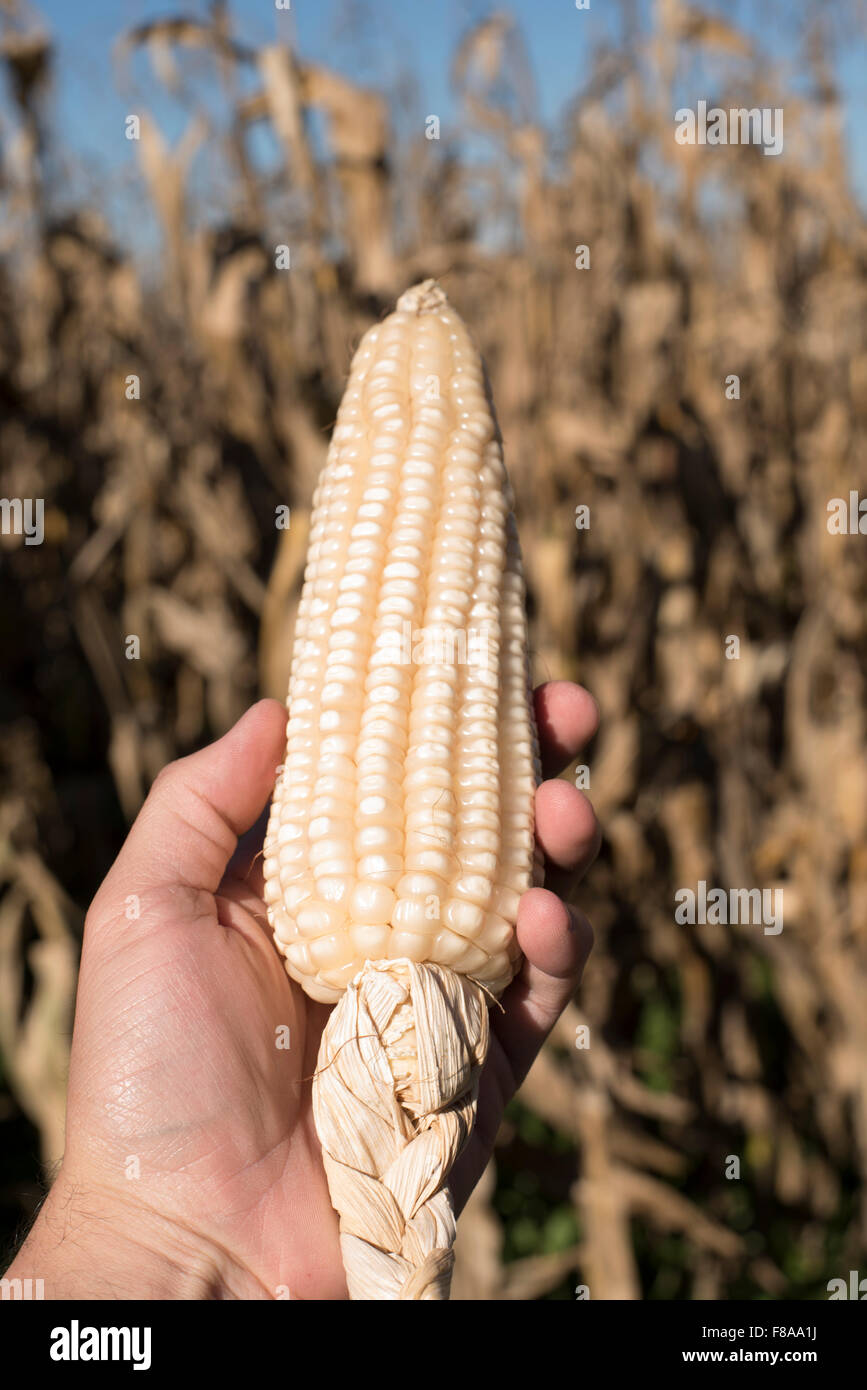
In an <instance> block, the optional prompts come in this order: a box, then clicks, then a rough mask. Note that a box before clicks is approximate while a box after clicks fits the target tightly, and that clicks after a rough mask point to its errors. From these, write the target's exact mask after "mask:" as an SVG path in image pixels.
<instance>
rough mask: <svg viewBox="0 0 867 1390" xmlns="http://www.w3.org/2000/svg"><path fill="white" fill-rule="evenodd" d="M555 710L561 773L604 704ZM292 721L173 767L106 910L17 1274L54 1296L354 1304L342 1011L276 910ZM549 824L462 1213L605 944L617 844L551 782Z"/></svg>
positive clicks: (551, 700)
mask: <svg viewBox="0 0 867 1390" xmlns="http://www.w3.org/2000/svg"><path fill="white" fill-rule="evenodd" d="M535 700H536V713H537V719H538V723H539V732H540V739H541V743H542V750H543V761H544V765H545V774H546V776H547V777H552V776H554V775H556V773H557V772H558V771H560V770H562V768H563V767H564V766H565V765H566V763H568V762H569V761H570V760H571V759H572V758H573V757H574V756H575V754H576V753H577V752H578V750H579V749H580V748H581V747H582V746H583V744H584V743H586V741H587V740H588V739H589V738H591V737H592V735H593V733H594V732H595V730H596V726H597V719H598V713H597V708H596V705H595V702H594V701H593V699H592V698H591V696H590V695H588V694H587V692H586V691H584V690H582V689H581V688H580V687H579V686H575V685H571V684H569V683H568V682H565V681H554V682H551V683H549V684H547V685H544V686H541V687H540V688H539V690H537V691H536V695H535ZM285 729H286V712H285V709H284V707H283V706H282V705H281V704H279V703H278V702H277V701H275V700H262V701H260V702H259V703H258V704H256V705H254V706H253V707H252V709H250V710H248V712H247V713H246V714H245V715H244V717H243V718H242V719H240V720H239V721H238V723H237V724H236V725H235V727H234V728H233V729H231V730H230V731H229V733H227V734H226V735H225V736H224V737H223V738H221V739H220V740H218V742H216V743H214V744H212V745H211V746H210V747H208V748H204V749H202V750H201V751H200V752H198V753H194V754H192V755H191V756H190V757H187V758H182V759H180V760H179V761H177V762H175V763H171V764H170V765H169V766H168V767H167V768H165V769H164V771H163V772H162V773H161V774H160V775H159V777H158V778H157V780H156V782H155V783H154V786H153V788H152V789H151V792H150V795H149V796H148V798H147V800H146V802H145V804H144V806H143V807H142V810H141V812H140V814H139V816H138V817H137V819H136V821H135V824H134V825H133V827H132V829H131V831H130V833H129V836H128V838H127V840H126V842H125V844H124V846H123V848H122V849H121V852H120V854H119V855H118V858H117V860H116V862H115V863H114V865H113V866H112V868H111V870H110V871H109V873H108V876H107V877H106V879H105V881H104V883H103V884H102V886H101V888H100V889H99V892H98V893H97V895H96V897H95V899H94V901H93V904H92V906H91V909H90V912H89V913H88V916H87V921H86V924H85V933H84V945H83V951H82V959H81V971H80V975H79V985H78V998H77V1004H76V1016H75V1028H74V1033H73V1041H72V1056H71V1063H70V1075H69V1094H68V1104H67V1144H66V1152H65V1154H64V1157H63V1161H62V1164H61V1166H60V1170H59V1173H58V1175H57V1178H56V1180H55V1182H54V1184H53V1186H52V1188H51V1190H50V1192H49V1193H48V1196H47V1197H46V1200H45V1202H44V1203H43V1205H42V1208H41V1209H40V1212H39V1215H38V1217H37V1219H36V1222H35V1224H34V1226H33V1228H32V1230H31V1232H30V1235H29V1236H28V1238H27V1240H26V1242H25V1244H24V1245H23V1247H22V1249H21V1251H20V1252H19V1254H18V1256H17V1257H16V1259H15V1260H14V1262H13V1264H12V1266H11V1268H10V1269H9V1270H8V1271H7V1277H10V1278H15V1277H19V1278H28V1277H30V1278H42V1279H44V1281H45V1294H46V1297H48V1298H97V1299H112V1298H189V1299H206V1298H281V1297H282V1298H285V1297H291V1298H294V1299H340V1298H345V1297H346V1284H345V1279H344V1275H343V1267H342V1263H341V1259H340V1248H339V1244H338V1229H337V1216H336V1214H335V1212H334V1211H333V1209H332V1207H331V1203H330V1201H329V1197H328V1189H327V1186H326V1181H325V1173H324V1170H323V1166H322V1161H321V1157H320V1152H319V1144H318V1141H317V1138H316V1131H315V1128H314V1123H313V1114H312V1105H311V1086H310V1077H311V1076H312V1074H313V1071H314V1069H315V1065H316V1056H317V1051H318V1047H319V1039H320V1035H321V1032H322V1028H323V1026H324V1023H325V1020H326V1019H327V1017H328V1013H329V1006H328V1005H323V1004H317V1003H314V1002H313V1001H311V1000H309V999H308V998H307V996H306V995H305V994H304V992H303V990H302V989H301V988H300V986H298V985H297V984H295V983H294V982H293V981H291V980H290V979H289V977H288V976H287V975H286V972H285V970H284V968H283V965H282V962H281V959H280V957H279V955H278V953H277V951H276V950H275V948H274V945H273V943H272V941H271V935H270V931H269V928H268V924H267V918H266V915H265V907H264V903H263V900H262V874H261V858H260V851H261V844H262V827H263V813H262V807H263V806H267V802H268V800H269V797H270V793H271V790H272V787H273V782H274V775H275V768H276V766H277V764H278V763H279V762H280V760H281V758H282V755H283V747H284V739H285ZM536 816H537V825H536V833H537V836H538V839H539V841H540V843H541V845H542V847H543V850H544V852H545V855H546V883H547V884H548V887H546V888H544V889H542V888H533V889H531V890H530V891H529V892H528V893H526V894H525V895H524V897H523V898H522V899H521V903H520V908H519V914H518V923H517V931H518V938H519V941H520V944H521V948H522V950H523V952H524V955H525V961H524V964H523V968H522V970H521V972H520V973H519V975H518V976H517V977H516V979H515V980H514V981H513V982H512V984H511V985H510V987H509V989H508V990H507V991H506V993H505V994H504V996H503V999H502V1004H503V1011H500V1010H499V1009H494V1011H493V1013H492V1019H491V1022H492V1032H493V1037H492V1045H491V1051H490V1055H489V1057H488V1061H487V1063H486V1066H485V1068H484V1071H483V1074H482V1079H481V1084H480V1091H479V1107H478V1121H477V1124H476V1127H475V1130H474V1132H473V1135H472V1138H471V1140H470V1142H469V1144H468V1145H467V1148H466V1149H465V1150H464V1152H463V1153H462V1154H461V1156H460V1157H459V1159H458V1161H457V1163H456V1165H455V1167H454V1169H453V1172H452V1177H451V1187H452V1192H453V1195H454V1198H455V1204H456V1207H457V1209H458V1210H460V1208H461V1206H462V1205H463V1203H464V1202H465V1201H466V1198H467V1196H468V1195H469V1193H470V1192H471V1190H472V1188H473V1186H474V1185H475V1183H476V1182H477V1181H478V1178H479V1177H480V1175H481V1173H482V1171H483V1169H484V1167H485V1165H486V1163H487V1161H488V1159H489V1157H490V1154H491V1150H492V1147H493V1143H494V1139H495V1137H496V1133H497V1129H498V1126H499V1123H500V1120H501V1118H502V1114H503V1108H504V1106H505V1105H506V1103H507V1102H508V1101H509V1100H510V1098H511V1097H512V1096H513V1095H514V1093H515V1091H516V1089H517V1087H518V1086H519V1085H520V1083H521V1081H522V1080H523V1078H524V1076H525V1075H526V1073H527V1072H528V1070H529V1068H530V1066H531V1064H532V1062H533V1059H534V1058H535V1056H536V1054H537V1052H538V1051H539V1048H540V1047H541V1046H542V1043H543V1042H544V1040H545V1038H546V1036H547V1035H548V1033H549V1032H550V1030H551V1028H552V1027H553V1025H554V1023H555V1022H556V1020H557V1017H558V1016H559V1014H560V1013H561V1012H562V1010H563V1009H564V1008H565V1006H566V1004H567V1003H568V1001H569V1000H570V999H571V997H572V995H573V994H574V992H575V989H576V987H577V985H578V982H579V980H580V977H581V972H582V970H583V967H584V962H585V961H586V959H587V955H588V954H589V951H590V947H591V944H592V932H591V929H590V925H589V923H588V922H587V920H586V918H584V917H583V915H582V914H581V913H580V912H579V911H578V910H577V909H576V908H574V907H571V906H568V905H567V904H566V903H565V902H564V900H563V899H564V897H565V896H566V895H567V894H568V893H569V891H570V889H571V888H572V886H573V885H574V883H575V882H576V881H577V880H578V879H579V878H580V877H581V875H582V874H583V873H584V872H585V870H586V869H587V867H588V866H589V864H590V863H591V862H592V860H593V859H594V857H595V855H596V853H597V851H598V848H599V838H600V836H599V828H598V825H597V822H596V818H595V816H594V813H593V810H592V807H591V806H590V803H589V802H588V801H587V799H586V797H584V796H583V795H582V793H581V792H580V791H578V790H577V789H576V788H575V787H573V786H572V785H571V784H570V783H568V782H565V781H545V782H544V783H543V784H542V785H541V786H540V788H539V790H538V793H537V800H536ZM136 911H138V916H136V915H135V914H136ZM286 1027H288V1029H289V1038H290V1042H291V1045H290V1046H289V1047H288V1048H285V1047H278V1046H277V1045H276V1039H277V1037H278V1031H279V1030H281V1029H284V1030H285V1028H286Z"/></svg>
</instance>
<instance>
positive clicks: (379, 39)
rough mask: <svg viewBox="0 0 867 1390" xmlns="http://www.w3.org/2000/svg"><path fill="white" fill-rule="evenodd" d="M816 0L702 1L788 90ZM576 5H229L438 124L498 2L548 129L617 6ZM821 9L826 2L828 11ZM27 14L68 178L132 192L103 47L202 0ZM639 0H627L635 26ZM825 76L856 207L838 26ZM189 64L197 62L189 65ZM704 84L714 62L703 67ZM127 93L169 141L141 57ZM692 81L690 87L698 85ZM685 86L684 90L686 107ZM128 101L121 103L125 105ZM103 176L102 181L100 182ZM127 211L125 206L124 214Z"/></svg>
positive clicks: (848, 86) (396, 1) (865, 93)
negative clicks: (400, 90) (473, 34)
mask: <svg viewBox="0 0 867 1390" xmlns="http://www.w3.org/2000/svg"><path fill="white" fill-rule="evenodd" d="M819 2H820V0H703V5H702V8H704V9H705V10H714V11H716V12H717V13H718V14H720V15H721V16H723V17H725V18H727V19H729V20H731V21H732V22H734V23H736V24H738V25H739V26H740V27H741V28H742V29H744V30H746V31H747V32H748V33H749V34H750V36H751V37H752V38H753V39H754V41H755V42H756V43H757V45H758V46H759V48H760V49H761V51H762V52H763V53H764V54H765V55H767V60H768V62H767V66H768V67H771V68H776V69H777V71H778V72H779V73H780V74H781V81H782V84H783V86H784V89H786V90H788V86H787V84H788V83H789V82H790V80H791V79H790V73H791V71H792V70H793V67H794V63H795V60H796V57H797V53H798V43H799V40H800V26H799V25H798V24H797V22H796V16H797V14H798V13H799V12H801V11H807V12H809V11H810V9H811V7H814V6H815V4H817V3H819ZM590 4H591V8H590V10H589V11H577V10H576V8H575V0H513V3H512V4H510V5H506V4H504V3H503V0H500V3H499V4H491V3H486V0H437V3H430V0H291V11H290V12H289V13H285V12H278V11H277V9H276V7H275V3H274V0H235V2H234V4H233V6H232V13H233V15H234V20H235V31H236V34H237V36H238V37H239V38H240V39H242V40H244V41H246V42H247V43H248V44H251V45H257V44H261V43H265V42H273V41H274V40H275V39H276V38H278V37H280V36H281V35H285V36H287V37H289V38H290V39H292V40H293V42H294V43H295V45H296V47H297V50H298V52H299V53H300V55H301V56H302V57H303V58H306V59H308V60H313V61H316V62H321V63H324V64H328V65H330V66H333V67H335V68H337V69H338V70H340V71H343V72H345V73H346V74H347V75H348V76H352V77H355V78H357V79H359V80H361V81H363V82H366V83H369V84H370V85H372V86H384V87H386V88H388V89H390V90H394V89H395V88H396V86H397V84H398V81H399V79H400V78H401V77H407V78H412V79H413V82H414V83H415V90H414V93H413V95H412V98H411V99H410V103H409V105H410V107H411V109H412V111H413V112H414V113H415V114H416V115H417V116H418V118H419V119H423V117H424V116H425V115H427V114H428V113H431V112H434V113H437V114H438V115H440V116H441V118H442V120H443V123H444V133H445V132H447V124H448V120H449V117H450V115H451V114H454V103H453V98H452V95H451V91H450V84H449V71H450V65H451V59H452V55H453V53H454V51H455V47H456V45H457V42H458V40H459V39H460V37H461V35H462V34H463V33H464V32H465V31H466V29H467V28H468V27H469V26H470V25H471V24H472V23H473V22H475V21H476V20H478V19H480V18H482V17H483V16H484V15H486V14H489V13H490V12H491V11H492V10H493V9H495V8H499V9H508V10H509V12H510V13H511V14H512V15H513V16H515V17H516V18H517V20H518V22H519V24H520V27H521V31H522V35H523V39H524V42H525V44H526V47H527V50H528V53H529V57H530V63H531V67H532V73H533V78H534V85H535V92H536V98H537V102H538V108H537V109H538V113H539V115H540V117H541V119H542V120H543V121H544V122H545V123H546V124H549V125H550V126H552V127H556V124H557V122H558V119H559V118H560V117H562V114H563V112H564V110H565V108H566V107H567V105H568V103H569V101H570V99H571V98H573V97H574V95H575V93H576V90H577V89H578V88H579V86H580V84H581V81H582V78H583V77H584V76H585V75H586V73H587V70H588V61H589V59H590V57H591V56H592V53H593V50H594V48H595V47H596V46H597V45H599V44H601V43H605V42H606V41H613V40H616V37H617V35H618V33H619V26H620V15H621V6H620V5H618V4H617V3H615V0H590ZM828 8H829V9H831V8H833V7H830V6H829V7H828ZM37 9H38V12H39V13H40V14H42V15H43V16H44V18H45V20H46V21H47V23H48V25H49V27H50V29H51V32H52V34H53V36H54V38H55V40H56V42H57V45H58V52H59V57H58V63H57V85H56V92H55V99H54V113H55V117H56V121H57V126H58V128H59V131H60V134H61V136H62V139H61V145H62V146H63V148H64V149H65V150H67V151H69V152H71V154H72V161H71V163H70V164H69V168H68V172H69V174H70V176H71V178H72V179H73V180H74V181H75V183H76V184H77V185H78V187H79V188H80V187H81V184H82V181H83V183H84V185H85V187H89V188H90V189H92V190H94V191H95V190H100V189H101V190H102V192H103V194H104V195H106V194H107V197H108V205H109V208H110V207H111V201H112V198H113V197H115V196H117V195H118V194H119V191H120V190H119V184H120V183H121V182H122V183H123V184H124V185H125V190H124V196H125V197H126V198H127V199H129V198H130V197H132V198H134V197H135V194H134V191H133V188H132V179H133V178H134V177H135V176H134V175H133V172H132V164H131V161H130V160H129V144H128V142H127V141H126V140H124V139H123V137H122V131H123V119H124V115H125V114H126V112H127V111H129V110H130V109H131V102H130V96H129V92H128V91H127V92H126V93H121V91H120V90H119V89H118V85H117V80H116V72H115V69H114V66H113V62H112V45H113V43H114V40H115V39H116V38H117V36H118V35H119V34H120V33H122V32H123V31H124V30H125V29H127V28H130V27H132V26H134V25H136V24H140V23H142V22H143V21H145V20H152V19H155V18H158V17H160V16H166V15H187V16H196V15H198V16H199V17H204V16H205V15H206V13H207V5H206V3H205V0H178V3H172V0H169V3H168V4H165V3H162V4H161V3H154V0H75V3H70V2H69V0H42V3H40V4H38V6H37ZM650 10H651V4H650V0H637V11H638V13H639V15H640V17H641V20H642V22H643V23H645V24H646V23H647V19H648V15H649V13H650ZM839 55H840V57H839V61H838V64H837V68H836V72H837V76H838V79H839V81H840V84H841V90H842V93H843V97H844V103H845V114H846V128H847V133H848V135H849V158H850V166H851V168H852V170H853V175H854V178H855V182H856V187H857V189H858V192H859V194H860V196H861V198H862V200H863V201H864V202H865V203H867V140H865V139H864V138H863V137H861V138H860V139H858V138H856V133H860V132H861V131H863V130H864V128H865V122H867V46H865V38H864V35H863V31H862V35H861V38H860V41H853V36H852V35H844V36H843V42H841V43H840V44H839ZM202 70H203V72H205V71H207V69H206V67H205V66H204V65H203V69H202ZM707 71H708V73H709V74H710V80H711V82H712V81H713V77H714V74H718V73H719V72H720V71H722V69H721V68H720V67H719V66H717V67H713V66H709V67H708V69H707ZM132 74H133V77H134V79H135V80H136V81H137V83H138V86H137V87H136V89H135V90H136V91H138V92H139V93H141V97H142V102H143V104H144V105H148V106H150V107H151V109H152V110H153V111H154V114H155V115H156V116H157V118H158V120H159V122H160V124H161V125H162V126H163V128H164V129H165V130H166V132H167V134H168V137H169V139H171V140H173V139H175V138H177V135H178V133H179V132H180V130H181V129H183V126H184V125H185V124H186V120H187V119H188V115H187V113H184V112H183V111H181V110H173V109H172V105H171V103H169V102H167V101H166V100H165V99H164V98H161V97H159V96H158V93H159V91H160V89H159V86H158V84H157V82H156V81H155V79H154V78H153V75H152V73H151V71H150V68H149V65H148V64H147V62H146V60H145V59H144V58H142V57H141V56H140V57H139V58H138V59H137V60H136V62H135V63H134V65H133V68H132ZM713 90H714V88H713V86H712V85H711V86H707V85H706V84H705V83H704V81H702V86H701V89H700V90H698V91H697V92H696V93H695V94H694V96H695V97H697V96H705V95H707V94H708V93H712V92H713ZM691 95H692V94H690V93H688V92H685V93H684V94H683V99H684V101H685V102H686V103H687V104H694V100H692V101H691V100H690V96H691ZM132 109H135V107H134V106H132ZM112 181H114V182H115V184H116V185H118V186H116V187H114V188H112V187H111V185H112ZM128 215H129V214H128V210H127V216H128Z"/></svg>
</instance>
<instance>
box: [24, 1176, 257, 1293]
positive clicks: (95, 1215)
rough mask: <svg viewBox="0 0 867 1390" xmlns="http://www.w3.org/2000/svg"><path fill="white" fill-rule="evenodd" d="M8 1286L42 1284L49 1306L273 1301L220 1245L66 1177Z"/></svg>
mask: <svg viewBox="0 0 867 1390" xmlns="http://www.w3.org/2000/svg"><path fill="white" fill-rule="evenodd" d="M5 1278H7V1279H22V1280H24V1279H32V1280H34V1281H36V1280H41V1281H42V1283H41V1285H37V1284H35V1283H34V1285H33V1286H32V1287H34V1288H40V1289H41V1290H43V1291H44V1297H45V1298H46V1299H146V1300H159V1299H184V1300H207V1299H234V1298H239V1299H249V1298H266V1297H268V1294H267V1292H266V1291H265V1290H264V1289H263V1287H262V1286H261V1285H260V1284H259V1282H258V1281H257V1280H256V1279H254V1278H253V1276H252V1275H250V1274H249V1273H248V1272H247V1271H246V1270H241V1269H239V1268H238V1267H237V1266H235V1264H234V1262H233V1261H232V1260H231V1259H230V1258H229V1257H228V1256H227V1255H226V1252H225V1251H223V1250H222V1249H220V1247H218V1246H217V1245H215V1244H213V1243H212V1242H209V1241H207V1240H204V1239H202V1238H201V1237H200V1236H198V1235H197V1234H194V1233H192V1232H189V1231H186V1230H184V1229H183V1228H182V1227H181V1226H180V1225H179V1223H178V1222H176V1221H175V1220H173V1219H172V1218H170V1217H167V1216H165V1215H163V1214H162V1213H159V1212H156V1211H153V1210H152V1209H151V1208H150V1207H148V1206H145V1205H143V1204H140V1203H138V1202H133V1201H130V1200H129V1198H125V1197H123V1196H122V1195H120V1194H118V1193H116V1192H109V1191H106V1190H104V1189H99V1188H96V1187H87V1186H85V1185H83V1184H81V1183H79V1182H77V1181H74V1180H72V1179H71V1178H70V1177H68V1176H67V1175H66V1174H65V1173H64V1171H63V1169H61V1171H60V1173H59V1175H58V1177H57V1180H56V1182H55V1183H54V1186H53V1187H52V1188H51V1191H50V1192H49V1193H48V1196H47V1197H46V1199H45V1202H44V1203H43V1205H42V1208H41V1209H40V1211H39V1214H38V1216H37V1218H36V1221H35V1223H34V1225H33V1228H32V1230H31V1231H30V1234H29V1235H28V1237H27V1239H26V1241H25V1242H24V1244H23V1246H22V1247H21V1249H20V1251H19V1252H18V1254H17V1255H16V1256H15V1259H14V1260H13V1262H12V1264H11V1265H10V1267H9V1269H8V1270H7V1271H6V1274H5Z"/></svg>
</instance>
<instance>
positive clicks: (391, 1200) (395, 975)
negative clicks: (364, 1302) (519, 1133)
mask: <svg viewBox="0 0 867 1390" xmlns="http://www.w3.org/2000/svg"><path fill="white" fill-rule="evenodd" d="M488 1043H489V1026H488V1005H487V995H486V992H485V990H484V989H483V988H482V986H481V985H479V984H477V983H476V981H474V980H471V979H468V978H467V977H466V976H464V975H458V974H456V972H455V971H453V970H449V969H448V968H447V967H444V966H440V965H418V964H416V963H415V962H414V961H410V960H391V961H389V960H384V961H368V962H367V964H366V965H365V966H364V967H363V969H362V970H361V971H360V972H359V974H358V975H357V976H356V977H355V979H354V980H353V982H352V984H351V985H350V986H349V988H348V989H347V991H346V993H345V994H344V996H343V998H342V999H341V1000H340V1002H339V1003H338V1004H337V1005H336V1006H335V1008H334V1010H333V1012H332V1014H331V1016H330V1018H329V1020H328V1024H327V1025H326V1028H325V1031H324V1033H323V1035H322V1042H321V1045H320V1049H319V1061H318V1065H317V1069H316V1075H315V1077H314V1079H313V1108H314V1115H315V1119H316V1129H317V1131H318V1134H319V1139H320V1143H321V1145H322V1153H323V1158H324V1162H325V1172H326V1175H327V1177H328V1187H329V1191H330V1193H331V1202H332V1205H333V1206H334V1208H335V1210H336V1211H337V1212H338V1213H339V1216H340V1244H341V1251H342V1254H343V1263H344V1266H345V1269H346V1278H347V1283H348V1286H349V1296H350V1298H352V1299H376V1300H383V1299H447V1298H448V1296H449V1286H450V1283H451V1274H452V1265H453V1263H454V1255H453V1252H452V1246H453V1243H454V1238H455V1214H454V1207H453V1205H452V1199H451V1194H450V1193H449V1191H448V1188H447V1187H446V1181H447V1178H448V1174H449V1171H450V1169H451V1167H452V1164H453V1163H454V1161H455V1159H456V1158H457V1156H458V1154H459V1153H460V1151H461V1149H462V1148H463V1147H464V1144H465V1143H466V1142H467V1139H468V1138H469V1135H470V1133H471V1131H472V1127H473V1124H474V1122H475V1117H476V1097H477V1091H478V1081H479V1073H480V1072H481V1069H482V1065H483V1063H484V1060H485V1057H486V1056H487V1052H488Z"/></svg>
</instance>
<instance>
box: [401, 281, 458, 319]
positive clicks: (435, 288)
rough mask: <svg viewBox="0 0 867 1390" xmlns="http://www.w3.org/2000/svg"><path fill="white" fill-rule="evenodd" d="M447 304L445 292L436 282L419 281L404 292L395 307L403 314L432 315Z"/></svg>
mask: <svg viewBox="0 0 867 1390" xmlns="http://www.w3.org/2000/svg"><path fill="white" fill-rule="evenodd" d="M447 303H448V300H447V298H446V292H445V290H444V289H442V287H441V286H440V285H438V284H437V282H436V280H421V281H419V283H418V284H417V285H413V286H412V288H411V289H408V290H404V292H403V294H402V295H401V296H400V299H399V300H398V301H397V307H398V309H400V310H402V311H403V313H405V314H432V313H434V312H435V311H436V310H437V309H439V308H441V306H442V305H443V304H447Z"/></svg>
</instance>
